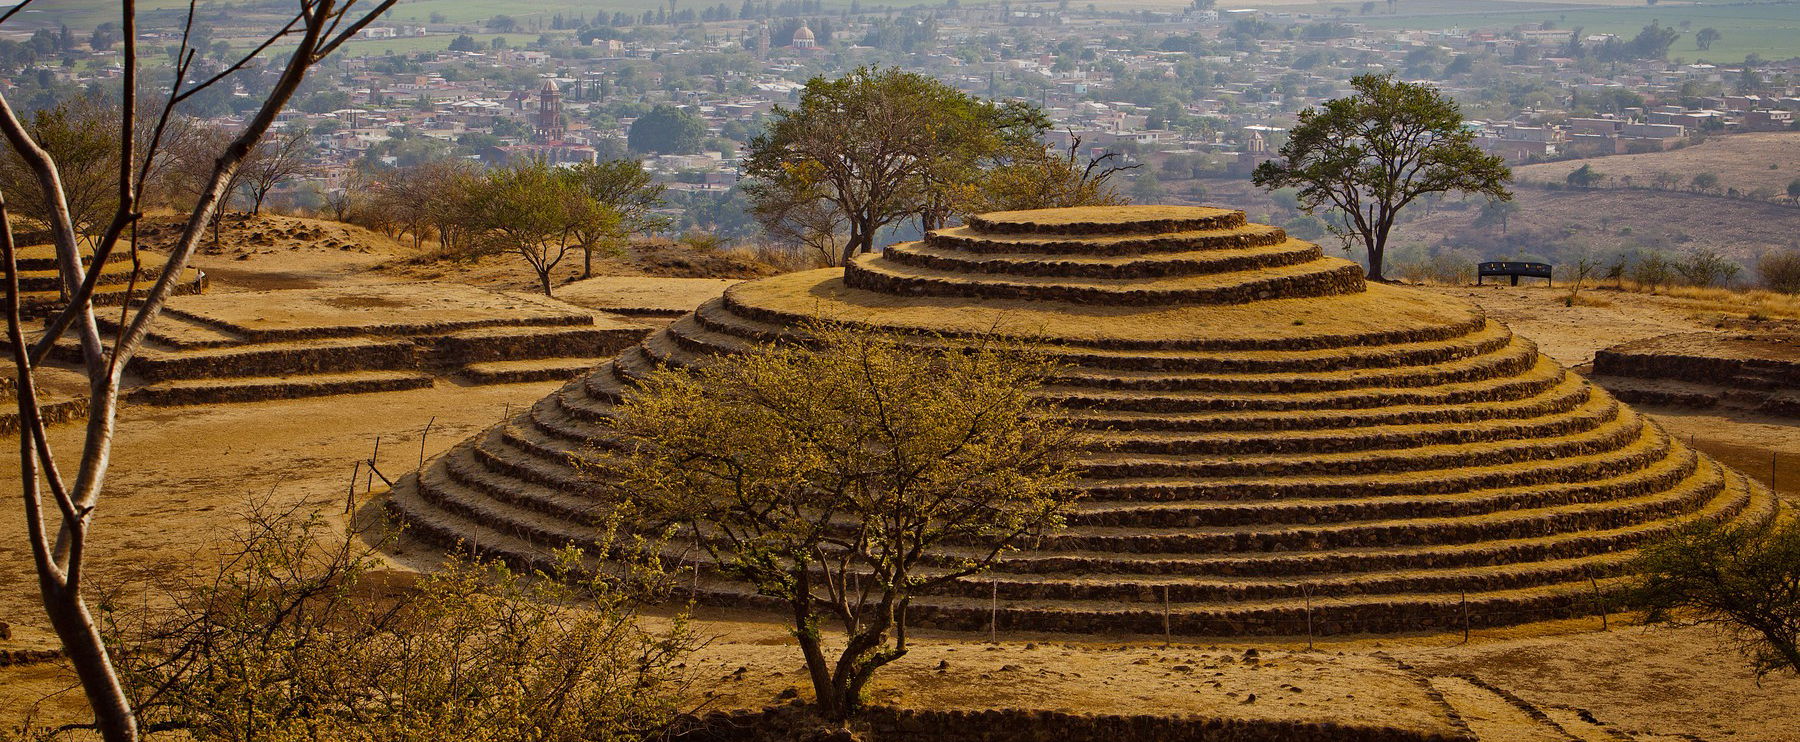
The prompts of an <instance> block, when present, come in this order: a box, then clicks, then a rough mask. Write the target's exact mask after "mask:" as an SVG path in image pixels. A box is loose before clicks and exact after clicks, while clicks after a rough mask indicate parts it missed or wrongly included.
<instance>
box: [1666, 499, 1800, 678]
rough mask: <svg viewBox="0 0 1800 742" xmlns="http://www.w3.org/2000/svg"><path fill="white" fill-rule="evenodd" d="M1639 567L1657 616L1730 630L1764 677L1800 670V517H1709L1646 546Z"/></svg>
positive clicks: (1742, 650) (1741, 649)
mask: <svg viewBox="0 0 1800 742" xmlns="http://www.w3.org/2000/svg"><path fill="white" fill-rule="evenodd" d="M1636 566H1637V568H1638V571H1639V573H1640V574H1641V575H1642V577H1641V578H1640V580H1639V582H1638V584H1637V586H1636V590H1635V593H1636V596H1637V599H1638V600H1639V601H1640V602H1641V603H1642V604H1643V605H1644V606H1645V607H1646V608H1647V609H1648V610H1649V611H1650V616H1651V618H1667V619H1670V620H1673V621H1676V622H1686V623H1695V624H1706V625H1712V626H1718V627H1722V628H1724V629H1725V630H1726V631H1727V632H1729V635H1730V636H1731V638H1732V640H1733V642H1734V643H1735V644H1736V645H1737V648H1738V650H1739V651H1741V652H1742V653H1743V654H1744V655H1745V657H1747V658H1748V659H1749V660H1750V663H1751V666H1752V667H1753V668H1755V670H1756V674H1757V677H1759V678H1760V677H1762V676H1764V675H1767V674H1769V673H1771V672H1775V671H1778V670H1787V671H1789V672H1795V673H1800V520H1797V519H1794V518H1787V519H1786V520H1785V521H1784V522H1782V523H1780V524H1778V525H1776V526H1774V527H1772V528H1768V529H1763V528H1758V527H1754V526H1746V525H1732V524H1729V523H1718V522H1714V521H1710V520H1703V521H1700V522H1697V523H1694V524H1691V525H1689V526H1687V527H1684V528H1682V529H1681V530H1679V531H1677V532H1676V533H1675V534H1674V535H1672V536H1670V537H1669V538H1667V539H1664V540H1663V541H1660V542H1658V543H1655V544H1652V545H1651V546H1649V547H1648V548H1646V549H1644V551H1643V552H1642V554H1641V555H1640V556H1639V557H1638V559H1637V565H1636Z"/></svg>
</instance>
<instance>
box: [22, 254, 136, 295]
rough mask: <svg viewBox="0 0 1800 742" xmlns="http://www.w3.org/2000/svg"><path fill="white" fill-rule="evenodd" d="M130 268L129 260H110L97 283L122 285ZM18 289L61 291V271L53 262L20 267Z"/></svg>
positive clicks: (129, 272) (127, 278) (125, 281)
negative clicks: (42, 265)
mask: <svg viewBox="0 0 1800 742" xmlns="http://www.w3.org/2000/svg"><path fill="white" fill-rule="evenodd" d="M132 270H133V269H132V267H131V263H130V262H129V261H125V262H118V261H110V262H108V263H107V265H106V270H105V271H104V272H102V273H101V274H100V280H99V281H98V283H97V285H99V286H120V287H123V286H124V285H125V284H126V283H127V282H129V281H130V280H131V276H132ZM5 275H6V269H5V266H0V277H4V276H5ZM150 275H154V273H153V272H152V273H151V274H150ZM145 280H146V279H145V277H144V276H141V275H140V276H139V281H138V282H139V283H140V284H142V283H143V282H144V281H145ZM19 290H20V291H34V292H35V291H44V292H51V291H61V290H62V272H61V271H59V270H57V269H56V267H55V264H54V263H52V264H51V266H50V267H48V268H43V269H36V270H33V269H30V268H20V269H19Z"/></svg>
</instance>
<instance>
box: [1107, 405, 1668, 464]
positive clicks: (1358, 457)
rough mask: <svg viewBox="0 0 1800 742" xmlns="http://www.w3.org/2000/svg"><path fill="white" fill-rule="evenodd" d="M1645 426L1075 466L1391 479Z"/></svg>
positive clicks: (1585, 449)
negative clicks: (1326, 450) (1333, 450)
mask: <svg viewBox="0 0 1800 742" xmlns="http://www.w3.org/2000/svg"><path fill="white" fill-rule="evenodd" d="M1648 429H1649V426H1647V425H1645V424H1644V421H1643V419H1642V418H1641V417H1639V416H1638V415H1637V413H1634V412H1629V411H1626V412H1625V413H1624V414H1621V415H1618V416H1616V417H1613V418H1611V419H1609V420H1607V421H1606V422H1604V423H1601V424H1599V425H1596V426H1594V427H1593V428H1591V429H1588V430H1584V431H1581V432H1578V433H1571V434H1568V435H1562V436H1551V437H1545V438H1540V439H1527V440H1488V441H1480V442H1476V443H1446V444H1439V445H1430V446H1415V447H1402V448H1391V449H1390V448H1376V449H1370V450H1366V451H1349V452H1345V453H1306V452H1300V451H1295V452H1289V453H1266V454H1258V455H1252V456H1229V457H1223V458H1199V457H1193V456H1188V455H1185V454H1139V453H1099V454H1089V455H1087V456H1084V457H1082V458H1081V459H1080V461H1079V463H1080V465H1081V466H1082V467H1083V468H1084V470H1085V471H1086V472H1087V475H1088V476H1090V477H1164V476H1180V477H1195V478H1203V477H1234V476H1262V477H1277V476H1291V475H1344V474H1372V475H1379V474H1393V473H1401V472H1427V471H1434V470H1439V469H1452V470H1455V469H1463V468H1467V467H1471V466H1481V465H1484V464H1512V463H1520V462H1526V461H1543V460H1548V459H1558V458H1563V457H1567V456H1581V455H1585V454H1592V453H1601V452H1605V451H1612V450H1616V449H1618V448H1620V447H1622V446H1625V445H1627V444H1628V443H1630V442H1631V441H1633V440H1636V439H1638V438H1640V437H1642V436H1644V435H1645V434H1646V431H1647V430H1648Z"/></svg>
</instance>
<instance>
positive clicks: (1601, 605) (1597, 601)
mask: <svg viewBox="0 0 1800 742" xmlns="http://www.w3.org/2000/svg"><path fill="white" fill-rule="evenodd" d="M1588 584H1589V585H1593V586H1594V607H1595V608H1598V609H1599V610H1600V630H1601V631H1611V630H1612V629H1611V628H1610V627H1609V626H1607V617H1606V599H1605V598H1603V597H1601V596H1600V581H1599V580H1596V579H1594V576H1593V575H1591V574H1590V575H1588Z"/></svg>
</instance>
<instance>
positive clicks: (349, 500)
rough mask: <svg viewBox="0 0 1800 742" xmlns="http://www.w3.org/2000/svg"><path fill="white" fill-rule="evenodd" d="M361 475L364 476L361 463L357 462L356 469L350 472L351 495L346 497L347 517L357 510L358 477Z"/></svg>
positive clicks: (345, 511)
mask: <svg viewBox="0 0 1800 742" xmlns="http://www.w3.org/2000/svg"><path fill="white" fill-rule="evenodd" d="M359 474H362V462H361V461H358V462H356V467H355V468H353V469H351V470H350V494H348V495H346V496H345V497H344V514H345V515H349V514H350V511H352V510H355V509H356V477H357V475H359Z"/></svg>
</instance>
